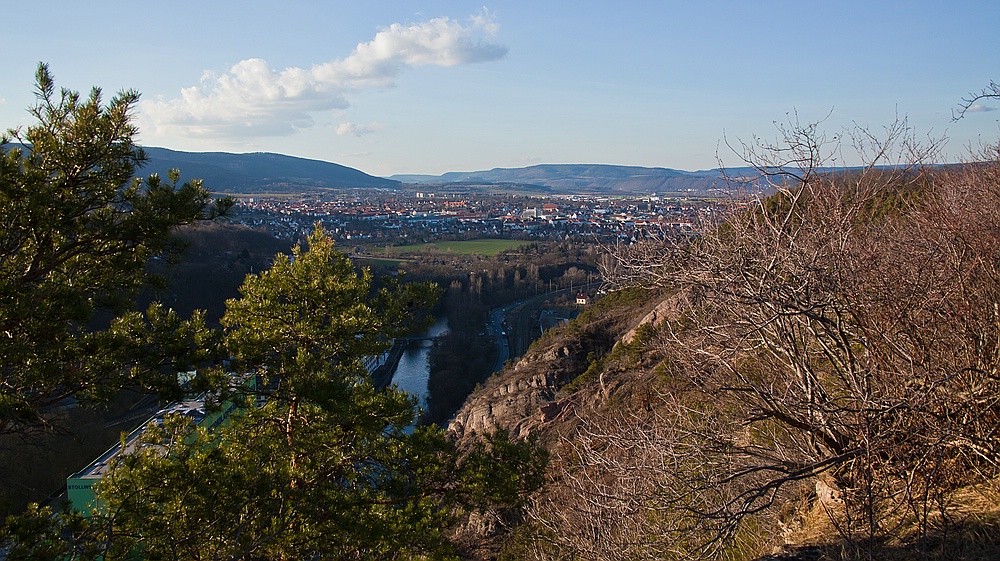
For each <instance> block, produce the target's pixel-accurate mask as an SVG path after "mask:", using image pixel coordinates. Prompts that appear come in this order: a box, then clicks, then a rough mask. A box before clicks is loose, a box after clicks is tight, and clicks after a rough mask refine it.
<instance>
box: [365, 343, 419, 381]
mask: <svg viewBox="0 0 1000 561" xmlns="http://www.w3.org/2000/svg"><path fill="white" fill-rule="evenodd" d="M409 344H410V343H409V341H405V340H404V341H402V342H400V341H395V342H393V344H392V348H390V349H389V356H388V357H387V358H386V359H385V362H384V363H382V366H379V367H378V368H376V369H375V370H374V371H373V372H372V374H371V376H372V384H374V385H375V387H376V388H377V389H380V390H384V389H385V388H387V387H388V386H389V384H391V383H392V375H393V374H394V373H395V372H396V367H397V366H399V359H400V357H402V356H403V352H404V351H405V350H406V347H407V346H408V345H409Z"/></svg>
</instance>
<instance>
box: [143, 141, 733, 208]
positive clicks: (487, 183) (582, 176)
mask: <svg viewBox="0 0 1000 561" xmlns="http://www.w3.org/2000/svg"><path fill="white" fill-rule="evenodd" d="M144 150H145V151H146V154H147V156H148V157H149V161H148V163H147V165H146V166H145V167H144V168H143V169H142V171H141V173H142V174H143V175H148V174H150V173H158V174H160V175H161V176H164V177H165V176H166V174H167V171H168V170H170V169H173V168H176V169H179V170H181V180H182V181H184V180H189V179H192V178H200V179H202V180H203V181H204V184H205V187H206V188H208V189H209V190H211V191H213V192H219V193H231V194H244V195H246V194H288V195H291V194H307V195H318V194H322V193H324V192H330V191H339V190H345V189H391V190H403V191H405V190H428V189H440V190H443V191H447V190H462V191H478V192H498V191H500V192H508V193H523V194H540V193H545V194H609V195H611V194H620V195H628V194H634V195H638V194H651V193H657V194H661V195H662V194H684V195H695V196H697V195H708V194H711V193H712V192H713V191H714V190H717V189H719V188H723V187H724V186H725V180H724V174H723V171H722V170H720V169H713V170H703V171H681V170H676V169H670V168H661V167H655V168H651V167H639V166H617V165H607V164H544V165H534V166H529V167H523V168H494V169H491V170H484V171H473V172H449V173H445V174H442V175H436V176H435V175H414V174H410V175H393V176H391V177H389V178H383V177H376V176H373V175H369V174H367V173H364V172H362V171H359V170H357V169H354V168H350V167H347V166H342V165H340V164H334V163H330V162H324V161H320V160H311V159H306V158H298V157H294V156H284V155H280V154H272V153H265V152H257V153H249V154H232V153H226V152H182V151H177V150H169V149H166V148H155V147H147V148H144ZM726 172H727V173H728V174H729V175H730V176H733V175H745V174H748V173H749V169H744V168H740V169H735V170H726Z"/></svg>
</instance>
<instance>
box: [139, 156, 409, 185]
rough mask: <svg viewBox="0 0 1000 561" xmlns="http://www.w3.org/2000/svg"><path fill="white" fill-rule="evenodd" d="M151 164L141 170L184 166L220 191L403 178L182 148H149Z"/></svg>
mask: <svg viewBox="0 0 1000 561" xmlns="http://www.w3.org/2000/svg"><path fill="white" fill-rule="evenodd" d="M144 150H145V151H146V155H147V156H149V162H148V164H147V165H146V166H145V167H144V168H143V169H142V170H141V172H140V173H142V174H144V175H148V174H151V173H158V174H160V176H161V177H166V174H167V171H169V170H170V169H179V170H180V171H181V179H182V180H184V181H186V180H190V179H195V178H197V179H202V180H203V181H204V184H205V187H206V188H207V189H209V190H210V191H213V192H218V193H235V194H255V193H287V194H294V195H298V194H309V193H312V194H316V193H322V192H325V191H328V190H338V189H395V188H398V187H399V182H398V181H393V180H391V179H383V178H381V177H374V176H371V175H368V174H367V173H364V172H362V171H359V170H356V169H354V168H349V167H347V166H342V165H340V164H334V163H330V162H323V161H319V160H310V159H306V158H296V157H293V156H283V155H281V154H271V153H265V152H257V153H251V154H230V153H225V152H180V151H177V150H169V149H167V148H155V147H149V148H144Z"/></svg>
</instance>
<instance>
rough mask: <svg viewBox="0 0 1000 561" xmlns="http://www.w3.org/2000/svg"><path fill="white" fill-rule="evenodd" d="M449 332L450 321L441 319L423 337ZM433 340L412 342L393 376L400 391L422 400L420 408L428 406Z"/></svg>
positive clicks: (400, 358) (400, 359)
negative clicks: (428, 380) (428, 383)
mask: <svg viewBox="0 0 1000 561" xmlns="http://www.w3.org/2000/svg"><path fill="white" fill-rule="evenodd" d="M447 331H448V319H447V318H444V319H440V320H438V322H437V323H435V324H434V325H432V326H431V327H430V329H428V330H427V331H425V332H424V333H422V334H421V335H420V336H421V337H437V336H439V335H443V334H444V333H446V332H447ZM433 346H434V342H433V341H431V340H429V339H428V340H418V341H412V342H411V343H410V344H409V345H408V346H407V347H406V349H405V350H404V351H403V354H402V356H400V357H399V364H397V365H396V370H395V371H394V372H393V374H392V383H393V384H394V385H395V386H396V387H398V388H399V389H401V390H403V391H405V392H407V393H409V394H410V395H413V396H416V397H417V398H418V399H420V406H421V407H426V406H427V378H428V377H429V376H430V372H431V364H430V356H431V347H433Z"/></svg>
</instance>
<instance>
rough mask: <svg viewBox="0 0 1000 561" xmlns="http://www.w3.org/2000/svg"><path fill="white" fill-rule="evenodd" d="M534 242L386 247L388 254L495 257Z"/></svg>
mask: <svg viewBox="0 0 1000 561" xmlns="http://www.w3.org/2000/svg"><path fill="white" fill-rule="evenodd" d="M531 243H534V242H530V241H524V240H469V241H457V242H431V243H419V244H412V245H401V246H397V247H389V248H386V254H387V255H392V254H397V255H398V254H406V253H433V252H440V253H451V254H455V255H482V256H485V257H493V256H495V255H496V254H498V253H500V252H501V251H506V250H509V249H517V248H519V247H523V246H526V245H529V244H531Z"/></svg>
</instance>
